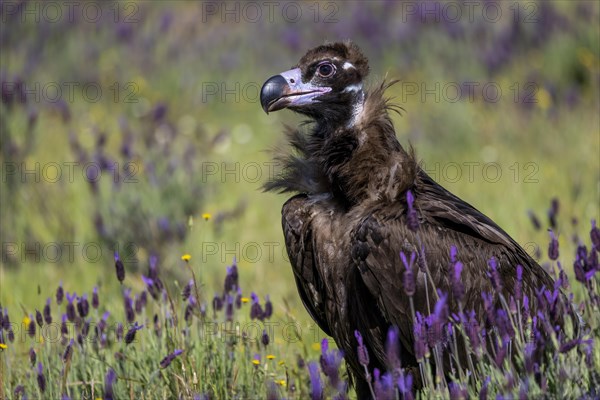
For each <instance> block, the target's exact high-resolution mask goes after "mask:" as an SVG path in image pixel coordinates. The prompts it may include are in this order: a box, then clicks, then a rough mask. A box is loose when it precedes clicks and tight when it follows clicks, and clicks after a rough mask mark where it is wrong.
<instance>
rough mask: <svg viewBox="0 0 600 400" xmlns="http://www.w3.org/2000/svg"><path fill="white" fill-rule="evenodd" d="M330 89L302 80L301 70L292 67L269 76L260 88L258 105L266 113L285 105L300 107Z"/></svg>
mask: <svg viewBox="0 0 600 400" xmlns="http://www.w3.org/2000/svg"><path fill="white" fill-rule="evenodd" d="M329 91H331V88H330V87H325V86H314V85H312V84H311V83H310V82H307V83H303V82H302V71H300V68H294V69H291V70H289V71H285V72H282V73H281V74H279V75H275V76H272V77H270V78H269V79H268V80H267V81H266V82H265V83H264V85H263V87H262V89H260V105H261V106H262V108H263V110H265V112H266V113H267V114H268V113H269V112H270V111H277V110H281V109H282V108H286V107H298V108H299V107H302V106H304V105H307V104H310V103H312V102H313V101H314V99H315V98H316V97H319V96H321V95H322V94H324V93H327V92H329Z"/></svg>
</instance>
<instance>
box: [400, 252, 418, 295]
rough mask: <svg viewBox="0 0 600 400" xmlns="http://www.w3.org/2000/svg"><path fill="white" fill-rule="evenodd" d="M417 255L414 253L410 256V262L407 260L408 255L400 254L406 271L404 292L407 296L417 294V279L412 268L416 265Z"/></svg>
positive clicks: (403, 282)
mask: <svg viewBox="0 0 600 400" xmlns="http://www.w3.org/2000/svg"><path fill="white" fill-rule="evenodd" d="M416 256H417V254H416V253H415V252H412V253H411V254H410V262H409V261H407V260H406V254H404V252H402V251H401V252H400V259H401V260H402V264H404V267H405V268H406V270H405V271H404V275H403V278H404V279H403V281H402V284H403V286H404V292H405V293H406V295H407V296H413V295H414V294H415V277H414V274H413V270H412V267H413V265H414V263H415V258H416Z"/></svg>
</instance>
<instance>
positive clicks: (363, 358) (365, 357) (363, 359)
mask: <svg viewBox="0 0 600 400" xmlns="http://www.w3.org/2000/svg"><path fill="white" fill-rule="evenodd" d="M354 337H355V338H356V341H357V342H358V347H357V348H356V355H357V356H358V363H359V364H360V365H362V366H364V367H366V366H367V365H369V352H368V351H367V347H366V346H365V344H364V342H363V337H362V335H361V334H360V332H359V331H357V330H355V331H354Z"/></svg>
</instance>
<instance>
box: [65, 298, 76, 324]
mask: <svg viewBox="0 0 600 400" xmlns="http://www.w3.org/2000/svg"><path fill="white" fill-rule="evenodd" d="M76 297H77V293H75V292H73V294H72V295H70V294H69V292H67V318H68V319H69V322H74V321H75V317H76V315H75V306H74V305H73V300H75V298H76Z"/></svg>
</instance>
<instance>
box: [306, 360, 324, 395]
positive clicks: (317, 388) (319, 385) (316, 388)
mask: <svg viewBox="0 0 600 400" xmlns="http://www.w3.org/2000/svg"><path fill="white" fill-rule="evenodd" d="M308 374H309V376H310V398H311V400H321V399H322V398H323V380H322V379H321V374H320V373H319V366H318V365H317V363H316V362H311V363H309V364H308Z"/></svg>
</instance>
